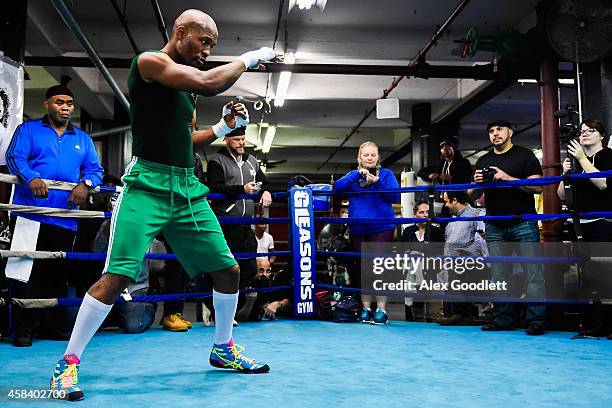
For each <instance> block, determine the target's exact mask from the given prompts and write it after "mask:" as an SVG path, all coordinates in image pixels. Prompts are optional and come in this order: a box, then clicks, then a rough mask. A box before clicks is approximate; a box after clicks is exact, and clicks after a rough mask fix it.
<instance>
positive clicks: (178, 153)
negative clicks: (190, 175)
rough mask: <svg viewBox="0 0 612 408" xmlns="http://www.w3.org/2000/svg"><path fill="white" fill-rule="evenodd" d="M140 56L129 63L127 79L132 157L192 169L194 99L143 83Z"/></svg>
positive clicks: (193, 97) (187, 93)
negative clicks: (139, 65)
mask: <svg viewBox="0 0 612 408" xmlns="http://www.w3.org/2000/svg"><path fill="white" fill-rule="evenodd" d="M148 52H161V51H148ZM140 55H142V54H140ZM140 55H137V56H136V57H135V58H134V59H133V60H132V66H131V68H130V74H129V76H128V90H129V95H130V119H131V121H132V138H133V145H132V152H133V155H134V156H137V157H139V158H141V159H145V160H148V161H152V162H155V163H160V164H165V165H167V166H176V167H193V144H192V141H191V121H192V118H193V112H194V111H195V106H196V101H195V96H194V95H192V94H191V93H189V92H184V91H177V90H174V89H170V88H167V87H165V86H163V85H161V84H158V83H157V82H145V81H144V80H143V79H142V77H141V76H140V72H139V71H138V58H139V57H140Z"/></svg>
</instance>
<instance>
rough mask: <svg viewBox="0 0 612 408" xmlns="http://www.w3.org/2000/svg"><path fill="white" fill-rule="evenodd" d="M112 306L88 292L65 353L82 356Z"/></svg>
mask: <svg viewBox="0 0 612 408" xmlns="http://www.w3.org/2000/svg"><path fill="white" fill-rule="evenodd" d="M112 308H113V305H107V304H105V303H102V302H100V301H99V300H98V299H96V298H94V297H93V296H91V295H90V294H89V293H86V294H85V297H84V298H83V303H81V307H80V308H79V314H78V315H77V318H76V322H75V323H74V329H73V330H72V335H71V336H70V341H69V342H68V347H67V348H66V353H64V355H66V354H74V355H76V356H77V357H79V358H81V355H82V354H83V350H85V347H87V344H89V341H90V340H91V338H92V337H93V336H94V334H96V332H97V331H98V329H99V328H100V326H101V325H102V322H104V319H106V316H108V313H109V312H110V310H111V309H112Z"/></svg>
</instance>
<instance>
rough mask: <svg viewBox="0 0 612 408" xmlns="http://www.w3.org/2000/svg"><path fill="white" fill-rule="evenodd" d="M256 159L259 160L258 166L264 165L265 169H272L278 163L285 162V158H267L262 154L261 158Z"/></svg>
mask: <svg viewBox="0 0 612 408" xmlns="http://www.w3.org/2000/svg"><path fill="white" fill-rule="evenodd" d="M257 161H258V162H259V165H260V166H262V167H265V168H266V169H273V168H275V167H276V166H278V165H279V164H283V163H285V162H287V160H286V159H284V160H268V158H267V156H264V157H263V158H262V159H257Z"/></svg>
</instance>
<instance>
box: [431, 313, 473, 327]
mask: <svg viewBox="0 0 612 408" xmlns="http://www.w3.org/2000/svg"><path fill="white" fill-rule="evenodd" d="M436 323H438V324H439V325H441V326H470V325H472V323H473V320H472V318H471V317H470V316H464V315H460V314H453V315H451V316H448V317H438V318H437V319H436Z"/></svg>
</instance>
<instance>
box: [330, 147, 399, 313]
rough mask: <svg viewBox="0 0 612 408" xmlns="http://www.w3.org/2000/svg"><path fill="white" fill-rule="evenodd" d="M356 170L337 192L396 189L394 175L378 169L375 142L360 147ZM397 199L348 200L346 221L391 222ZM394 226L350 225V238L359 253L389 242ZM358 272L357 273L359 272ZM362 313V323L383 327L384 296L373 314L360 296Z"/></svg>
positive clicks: (369, 298) (370, 196)
mask: <svg viewBox="0 0 612 408" xmlns="http://www.w3.org/2000/svg"><path fill="white" fill-rule="evenodd" d="M357 164H358V167H357V170H352V171H350V172H348V173H347V174H346V175H345V176H344V177H342V178H341V179H340V180H338V181H336V183H335V184H334V190H335V191H337V192H345V191H376V190H389V189H395V188H399V184H398V182H397V179H396V178H395V175H394V174H393V172H392V171H391V170H389V169H386V168H383V167H381V166H380V156H379V155H378V146H377V145H376V144H375V143H374V142H365V143H362V144H361V146H359V153H358V155H357ZM399 199H400V195H399V193H378V194H373V193H365V194H360V195H351V196H350V197H349V218H370V219H375V218H393V217H394V216H395V213H394V211H393V206H392V204H393V203H396V202H398V201H399ZM394 230H395V224H351V225H350V237H351V243H352V244H353V247H354V248H355V249H356V250H357V251H361V244H363V243H364V242H392V241H393V231H394ZM359 272H360V271H359ZM361 301H362V303H363V309H362V311H361V321H362V322H364V323H372V324H385V323H387V320H388V319H389V317H388V316H387V311H386V310H385V308H386V303H387V298H386V297H384V296H377V297H376V305H377V309H376V313H375V314H374V313H372V309H371V304H372V296H370V295H361Z"/></svg>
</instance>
